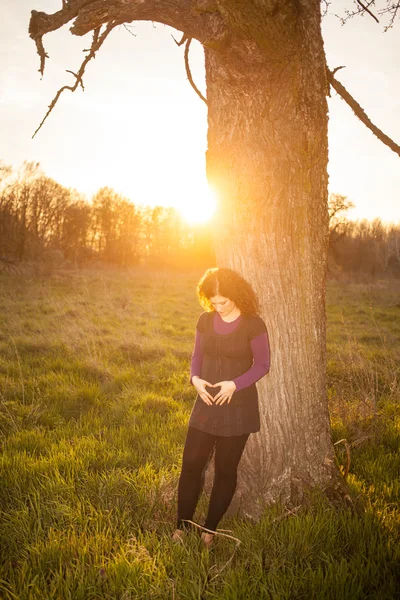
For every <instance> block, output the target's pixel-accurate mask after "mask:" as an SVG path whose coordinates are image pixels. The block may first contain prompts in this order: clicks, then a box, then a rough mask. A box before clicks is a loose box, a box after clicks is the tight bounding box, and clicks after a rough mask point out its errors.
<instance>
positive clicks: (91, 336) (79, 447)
mask: <svg viewBox="0 0 400 600" xmlns="http://www.w3.org/2000/svg"><path fill="white" fill-rule="evenodd" d="M197 275H198V274H194V275H192V276H187V275H174V276H172V278H171V277H170V276H168V275H165V274H157V273H145V272H140V271H130V272H126V273H123V272H122V271H120V272H118V271H111V270H110V271H103V272H86V273H85V272H84V273H80V274H70V275H67V274H66V275H53V276H51V277H35V278H29V277H25V278H23V277H21V276H16V275H1V276H0V319H1V327H0V400H1V403H0V435H1V473H0V509H1V522H0V545H1V557H0V561H1V563H0V568H1V572H0V598H4V599H7V600H11V599H20V600H36V599H41V598H43V599H46V600H47V599H59V600H92V599H93V600H94V599H100V598H102V599H109V600H116V599H118V600H133V599H149V600H150V599H171V600H186V599H187V600H189V599H193V600H194V599H201V600H211V599H217V598H222V599H226V600H228V599H229V600H238V599H247V598H250V599H253V598H254V599H282V600H283V599H288V600H289V599H300V598H302V599H306V600H308V599H316V600H325V599H332V600H341V599H348V600H357V599H364V598H370V599H371V600H388V599H392V598H393V599H394V598H396V597H399V596H398V595H397V596H396V593H397V590H398V588H396V582H397V584H398V579H397V578H398V576H399V569H400V567H399V560H400V551H399V548H398V546H397V541H398V539H397V538H398V536H399V532H400V519H399V504H398V503H399V497H400V493H399V492H400V483H399V467H400V458H399V446H400V410H399V401H400V286H399V285H398V284H397V286H396V285H394V284H393V283H391V284H390V283H385V282H378V283H377V284H374V285H361V284H359V285H355V284H353V285H346V286H344V285H339V284H337V283H330V284H329V286H328V386H329V387H328V394H329V402H330V410H331V421H332V434H333V438H334V441H338V440H340V439H342V438H346V439H347V440H348V442H349V444H350V448H351V465H350V473H349V476H348V481H349V485H350V487H351V490H352V494H353V498H354V501H355V504H356V506H362V507H363V509H362V510H358V511H350V510H346V509H344V508H343V509H334V508H333V507H332V506H331V505H330V504H329V503H328V502H327V500H325V499H324V498H316V499H315V502H314V503H313V504H312V505H310V506H308V507H307V508H302V509H300V510H299V511H297V512H296V513H295V514H293V515H291V514H290V513H289V514H288V513H287V511H285V509H284V508H283V507H279V506H275V507H273V508H270V509H268V510H267V511H266V512H265V514H264V516H263V518H262V519H261V520H260V521H259V522H258V523H257V524H252V523H250V522H248V521H244V520H241V519H234V518H228V517H226V518H225V519H224V520H223V522H221V527H222V528H225V529H231V530H232V531H233V532H234V535H235V536H236V537H237V538H239V539H240V540H241V542H242V543H241V545H240V546H239V547H238V548H236V545H235V542H234V541H232V540H230V539H227V538H225V539H224V538H221V539H219V540H218V543H217V544H216V546H215V548H214V549H213V550H212V551H211V552H210V553H207V552H204V551H202V550H201V548H200V546H199V540H198V536H196V535H195V534H188V537H187V540H186V543H185V545H184V546H180V545H174V544H173V543H172V542H171V540H170V535H171V533H172V531H173V527H174V521H175V510H176V487H177V478H178V474H179V467H180V459H181V453H182V447H183V441H184V436H185V431H186V426H187V420H188V415H189V413H190V409H191V406H192V403H193V401H194V394H193V388H192V387H191V386H190V385H189V384H188V370H189V359H190V354H191V351H192V343H193V335H194V327H195V323H196V319H197V316H198V314H199V313H200V311H201V309H200V307H199V306H198V304H197V301H196V298H195V284H196V279H197ZM344 450H345V448H344V445H343V444H340V445H338V446H337V457H338V462H339V463H340V464H342V465H344V464H345V462H346V455H345V451H344ZM199 510H200V513H201V512H202V511H203V510H204V500H203V501H201V503H200V509H199Z"/></svg>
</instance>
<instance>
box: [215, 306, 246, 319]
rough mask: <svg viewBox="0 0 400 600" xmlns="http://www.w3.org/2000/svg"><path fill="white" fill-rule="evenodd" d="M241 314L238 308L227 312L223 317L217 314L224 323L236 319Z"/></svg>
mask: <svg viewBox="0 0 400 600" xmlns="http://www.w3.org/2000/svg"><path fill="white" fill-rule="evenodd" d="M241 314H242V313H241V312H240V310H239V309H238V308H236V309H235V310H233V311H232V312H231V313H229V315H227V316H226V317H225V318H223V317H221V315H218V316H219V317H220V319H221V320H222V321H224V323H232V321H236V319H238V318H239V317H240V315H241Z"/></svg>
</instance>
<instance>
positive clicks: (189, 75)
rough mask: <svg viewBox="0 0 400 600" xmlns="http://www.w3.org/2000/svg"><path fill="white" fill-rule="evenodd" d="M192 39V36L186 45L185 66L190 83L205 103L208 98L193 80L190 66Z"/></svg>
mask: <svg viewBox="0 0 400 600" xmlns="http://www.w3.org/2000/svg"><path fill="white" fill-rule="evenodd" d="M191 41H192V38H189V39H188V40H187V41H186V46H185V68H186V75H187V78H188V79H189V83H190V85H191V86H192V88H193V89H194V91H195V92H196V94H197V95H198V96H199V98H201V100H203V102H205V104H207V100H206V99H205V98H204V96H203V94H202V93H201V92H200V90H199V88H198V87H197V86H196V84H195V82H194V81H193V77H192V73H191V71H190V66H189V48H190V42H191Z"/></svg>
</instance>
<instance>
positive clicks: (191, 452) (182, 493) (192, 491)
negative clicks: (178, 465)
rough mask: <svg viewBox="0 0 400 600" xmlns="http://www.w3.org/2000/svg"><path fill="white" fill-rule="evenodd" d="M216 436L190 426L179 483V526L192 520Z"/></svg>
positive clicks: (179, 527)
mask: <svg viewBox="0 0 400 600" xmlns="http://www.w3.org/2000/svg"><path fill="white" fill-rule="evenodd" d="M215 440H216V437H215V436H214V435H211V434H210V433H205V432H204V431H199V430H198V429H195V428H194V427H189V429H188V432H187V436H186V442H185V448H184V450H183V459H182V471H181V475H180V478H179V485H178V521H177V527H178V529H181V528H182V527H184V525H185V523H184V521H185V520H192V518H193V515H194V511H195V510H196V506H197V502H198V499H199V496H200V492H201V488H202V473H203V469H204V467H205V465H206V463H207V460H208V458H209V456H210V454H211V452H212V449H213V447H214V444H215Z"/></svg>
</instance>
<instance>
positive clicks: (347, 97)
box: [326, 67, 400, 156]
mask: <svg viewBox="0 0 400 600" xmlns="http://www.w3.org/2000/svg"><path fill="white" fill-rule="evenodd" d="M326 73H327V79H328V81H329V83H330V84H331V86H332V87H333V89H334V90H335V91H336V92H337V93H338V94H339V96H341V98H343V100H344V101H345V102H346V103H347V104H348V105H349V106H350V108H351V109H352V110H353V112H354V114H355V115H356V116H357V117H358V118H359V119H360V121H362V122H363V123H364V125H366V126H367V127H368V129H370V130H371V131H372V133H373V134H374V135H376V137H377V138H378V140H380V141H381V142H382V143H383V144H385V145H386V146H388V147H389V148H390V149H391V150H393V152H395V153H396V154H398V155H399V156H400V146H399V145H398V144H396V142H394V141H393V140H392V139H391V138H390V137H389V136H388V135H386V134H385V133H383V131H382V130H381V129H379V127H377V126H376V125H374V124H373V123H372V121H371V119H370V118H369V117H368V115H367V114H366V112H365V111H364V109H363V108H362V107H361V106H360V105H359V104H358V102H357V101H356V100H355V99H354V98H353V96H351V94H349V92H348V91H347V90H346V88H345V87H344V85H342V84H341V83H340V81H338V80H337V79H335V76H334V71H330V70H329V69H328V67H327V68H326Z"/></svg>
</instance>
